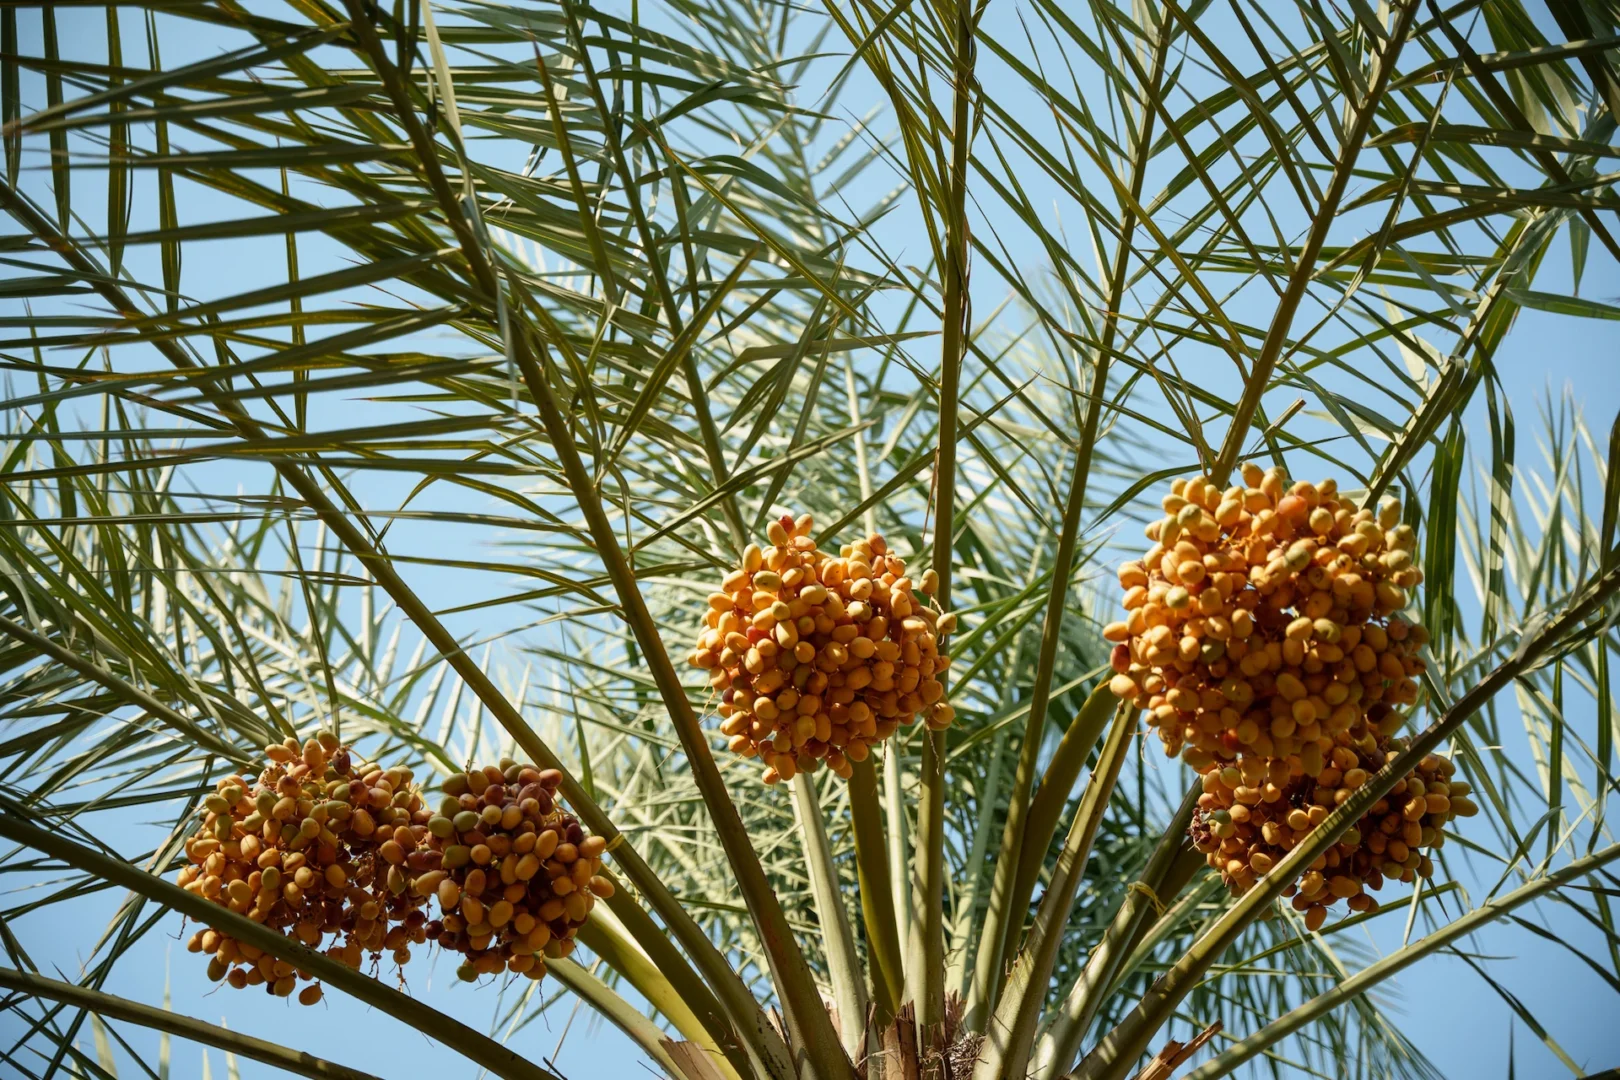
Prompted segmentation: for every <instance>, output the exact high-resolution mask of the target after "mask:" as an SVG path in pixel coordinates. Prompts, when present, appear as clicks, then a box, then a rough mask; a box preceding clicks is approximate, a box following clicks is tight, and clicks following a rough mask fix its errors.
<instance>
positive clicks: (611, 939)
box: [547, 893, 747, 1080]
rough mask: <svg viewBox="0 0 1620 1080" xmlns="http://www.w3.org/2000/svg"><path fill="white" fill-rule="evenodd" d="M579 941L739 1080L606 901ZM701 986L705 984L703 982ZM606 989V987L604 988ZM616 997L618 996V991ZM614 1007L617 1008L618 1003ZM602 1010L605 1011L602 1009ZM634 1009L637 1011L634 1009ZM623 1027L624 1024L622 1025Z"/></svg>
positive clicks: (730, 1079) (725, 1072) (718, 1066)
mask: <svg viewBox="0 0 1620 1080" xmlns="http://www.w3.org/2000/svg"><path fill="white" fill-rule="evenodd" d="M618 895H619V894H617V893H615V894H614V898H617V896H618ZM579 940H580V941H581V942H582V943H583V944H584V945H585V947H586V948H588V949H590V950H591V952H593V953H595V954H596V955H597V956H598V957H600V958H601V959H602V961H603V962H604V963H606V964H607V965H608V967H610V968H612V969H613V970H614V971H617V972H618V973H619V974H620V975H621V976H622V977H623V978H624V980H625V981H626V982H628V983H629V984H630V985H631V986H633V987H635V989H636V993H638V994H640V995H641V996H642V997H644V998H646V999H647V1004H649V1005H651V1006H652V1007H653V1008H654V1009H657V1010H658V1012H660V1013H662V1014H663V1016H664V1018H665V1019H667V1020H668V1021H669V1022H670V1023H671V1024H672V1025H674V1027H675V1030H676V1031H678V1032H680V1033H681V1035H682V1036H683V1037H685V1038H686V1039H687V1040H689V1041H691V1042H693V1043H695V1044H696V1045H697V1046H699V1047H701V1048H702V1049H703V1051H704V1053H706V1054H708V1055H709V1057H710V1058H711V1059H712V1060H713V1064H714V1067H715V1068H716V1069H717V1070H718V1071H720V1072H721V1074H722V1075H723V1076H725V1077H727V1080H737V1078H738V1077H739V1076H740V1074H739V1073H738V1072H737V1070H736V1069H735V1068H734V1066H733V1063H732V1062H731V1061H728V1060H727V1058H726V1056H724V1054H723V1052H722V1050H721V1048H720V1047H719V1046H718V1045H716V1044H715V1041H714V1039H713V1038H712V1037H711V1036H710V1034H709V1032H708V1031H707V1030H706V1028H705V1026H704V1024H703V1022H702V1021H701V1020H699V1019H698V1016H697V1013H696V1012H694V1011H693V1009H692V1007H691V1006H690V1005H688V1004H687V1002H686V1000H685V998H683V997H682V995H681V991H680V990H679V989H677V988H676V986H675V984H674V983H673V982H672V981H671V980H670V979H669V978H667V977H666V976H665V973H664V972H663V971H662V970H660V969H659V967H658V965H656V964H654V963H653V961H652V960H651V959H650V958H649V957H648V956H647V954H646V953H644V952H642V951H641V949H640V948H638V947H637V945H636V943H635V941H634V940H633V939H632V938H631V937H630V933H629V931H628V930H626V929H625V927H624V924H623V923H621V922H619V920H618V919H617V918H616V917H615V916H614V913H613V910H612V909H611V908H608V907H607V905H605V904H598V905H597V910H596V912H594V913H593V914H592V916H591V920H590V921H589V922H588V923H586V924H585V925H584V926H582V927H580V929H579ZM551 963H552V962H551V961H547V964H551ZM693 981H696V980H693ZM568 985H569V987H570V988H572V987H573V984H572V983H568ZM698 985H699V986H701V985H702V984H701V983H699V984H698ZM604 989H606V988H605V987H604ZM608 993H610V994H612V991H611V990H609V991H608ZM581 996H584V995H581ZM613 996H614V997H615V998H617V997H618V995H617V994H614V995H613ZM587 1000H588V1001H589V1002H590V1004H591V1005H592V1006H593V1007H594V1006H596V1005H598V1002H597V1001H596V1000H595V999H590V998H587ZM614 1008H615V1010H616V1009H617V1006H615V1007H614ZM598 1011H601V1010H600V1009H598ZM631 1011H632V1012H634V1010H631ZM603 1015H604V1016H606V1017H607V1018H608V1019H609V1020H611V1021H613V1022H614V1023H615V1024H619V1020H618V1019H617V1018H616V1017H615V1016H614V1015H612V1014H610V1013H608V1012H603ZM636 1015H637V1016H640V1013H636ZM620 1026H621V1027H622V1026H623V1025H622V1024H620ZM628 1034H630V1036H631V1037H632V1038H636V1035H635V1033H634V1032H629V1033H628ZM660 1034H661V1033H660ZM638 1041H639V1040H638ZM660 1049H662V1047H660ZM649 1052H650V1051H649ZM655 1056H656V1055H655ZM743 1060H744V1067H745V1068H746V1067H747V1066H746V1061H747V1059H746V1058H744V1059H743Z"/></svg>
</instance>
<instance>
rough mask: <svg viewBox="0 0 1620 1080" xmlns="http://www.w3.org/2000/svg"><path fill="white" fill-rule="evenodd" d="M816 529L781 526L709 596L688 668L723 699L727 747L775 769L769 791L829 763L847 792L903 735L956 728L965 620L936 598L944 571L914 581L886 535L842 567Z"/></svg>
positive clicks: (849, 552) (787, 522)
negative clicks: (955, 664)
mask: <svg viewBox="0 0 1620 1080" xmlns="http://www.w3.org/2000/svg"><path fill="white" fill-rule="evenodd" d="M814 527H815V522H814V520H813V519H812V518H811V516H810V515H809V514H805V515H803V516H802V517H799V518H797V519H795V518H793V517H791V516H786V515H784V516H783V517H782V518H781V519H780V520H777V521H773V522H771V523H770V525H769V527H768V529H767V535H768V539H769V540H770V546H769V547H767V548H763V549H762V548H760V547H759V546H757V545H754V544H750V545H749V546H748V548H747V549H746V550H745V551H744V552H743V559H742V565H741V566H739V567H738V568H737V569H736V570H734V571H732V572H731V573H730V574H728V575H727V576H726V578H725V580H724V581H722V582H721V586H720V590H719V591H718V592H715V593H713V594H711V595H710V596H709V609H708V611H707V612H706V613H705V614H704V619H703V630H702V632H701V634H700V635H699V637H698V641H697V646H696V648H694V649H693V650H692V652H691V654H690V655H689V657H688V660H689V661H690V662H691V664H692V665H693V666H694V667H698V668H702V669H704V670H705V671H708V672H709V685H710V686H711V687H713V688H714V689H715V690H717V691H719V693H720V706H719V710H718V711H719V713H720V716H721V724H720V732H721V734H723V735H725V736H726V737H727V739H728V740H729V745H730V747H731V749H732V750H733V751H735V752H736V753H738V754H740V755H742V756H743V757H745V758H758V759H759V760H760V761H762V762H764V763H765V770H764V775H763V779H764V781H765V783H767V784H775V783H777V782H779V781H782V780H791V779H793V777H794V776H795V775H796V774H798V773H801V772H814V771H815V770H816V769H817V768H818V767H819V766H820V765H821V763H822V762H826V764H827V766H828V768H830V769H831V770H832V771H833V772H834V773H836V774H837V775H838V776H840V777H842V778H844V779H846V780H847V779H848V778H849V776H850V773H851V771H852V769H853V765H852V764H851V763H852V762H859V761H864V760H865V759H866V757H867V755H868V754H870V753H871V750H872V747H873V746H876V745H877V744H878V743H881V742H883V741H884V740H885V739H887V738H889V736H891V735H893V734H894V733H895V731H897V730H898V729H899V728H901V727H903V726H905V725H907V724H910V723H913V722H914V721H915V720H916V719H917V718H918V717H921V718H922V719H923V720H924V721H925V722H926V723H927V725H928V727H929V728H930V729H931V730H935V731H939V730H943V729H944V728H946V727H949V726H950V723H951V721H952V720H953V719H955V716H956V713H955V711H954V710H953V709H952V708H951V706H950V704H949V703H948V702H947V701H946V700H945V687H944V684H943V683H941V682H940V681H939V678H938V676H939V675H940V673H941V672H943V671H944V670H945V669H946V667H947V666H949V664H950V657H948V656H946V655H945V654H944V653H942V652H941V651H940V640H941V639H942V638H944V637H945V636H947V635H948V634H950V633H951V631H952V630H954V629H955V628H956V617H955V616H954V615H950V614H946V613H941V612H939V611H937V610H935V608H934V607H932V606H931V605H930V603H929V602H928V600H927V599H925V598H927V597H931V596H932V595H933V592H934V588H935V584H936V581H937V578H936V577H935V575H934V572H933V571H932V570H929V571H926V572H925V573H924V574H923V575H922V577H921V579H920V580H918V581H917V582H913V581H912V579H911V578H910V577H909V576H907V573H906V564H905V563H904V562H903V561H902V560H901V559H900V558H899V557H898V556H896V555H895V554H894V552H892V551H890V550H889V547H888V545H887V544H886V543H885V542H884V540H883V537H881V536H878V535H875V534H874V535H872V536H869V537H867V538H866V539H865V540H860V541H857V542H855V543H853V544H848V545H846V546H844V547H843V548H841V549H840V550H839V553H838V555H837V556H836V557H833V556H831V555H829V554H828V553H827V552H824V551H821V550H820V549H819V548H817V546H816V541H815V539H814V538H813V537H812V536H811V535H810V533H811V531H812V529H814ZM919 594H920V595H919Z"/></svg>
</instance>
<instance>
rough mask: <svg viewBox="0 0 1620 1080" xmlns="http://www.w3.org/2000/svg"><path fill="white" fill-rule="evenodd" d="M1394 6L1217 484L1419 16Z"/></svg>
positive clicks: (1232, 430)
mask: <svg viewBox="0 0 1620 1080" xmlns="http://www.w3.org/2000/svg"><path fill="white" fill-rule="evenodd" d="M1169 6H1170V10H1171V11H1173V12H1175V14H1176V17H1177V18H1179V19H1182V20H1183V21H1187V20H1189V16H1188V15H1187V13H1186V12H1184V11H1182V10H1181V9H1180V8H1178V7H1176V6H1175V5H1174V4H1173V3H1172V4H1170V5H1169ZM1394 7H1395V23H1394V25H1393V26H1392V27H1391V28H1390V31H1389V39H1388V40H1387V41H1385V42H1384V48H1383V51H1382V52H1380V53H1379V54H1378V61H1377V63H1376V65H1375V66H1374V68H1373V73H1372V78H1370V79H1369V80H1368V81H1367V95H1366V97H1365V98H1364V99H1363V100H1362V101H1361V102H1360V103H1359V104H1358V105H1356V106H1355V107H1354V108H1353V109H1352V110H1351V116H1350V123H1349V124H1348V125H1347V126H1346V129H1345V134H1344V141H1343V143H1342V144H1340V147H1339V159H1338V161H1337V162H1335V163H1334V166H1333V176H1332V179H1331V180H1330V181H1329V183H1328V188H1327V190H1326V191H1325V192H1323V194H1322V205H1321V206H1320V207H1318V208H1317V211H1316V214H1315V215H1314V216H1313V218H1312V219H1311V231H1310V233H1309V234H1308V235H1307V236H1306V238H1305V245H1304V246H1303V247H1302V248H1300V252H1299V258H1298V260H1296V261H1295V263H1294V268H1293V273H1292V274H1290V275H1289V278H1288V284H1287V286H1286V287H1285V288H1284V289H1283V294H1282V296H1280V297H1278V299H1277V311H1276V314H1275V315H1273V316H1272V319H1271V325H1270V326H1269V327H1268V328H1267V330H1266V337H1265V340H1264V341H1263V342H1262V343H1261V345H1260V355H1259V356H1257V357H1256V358H1255V361H1254V370H1253V371H1251V372H1250V373H1249V377H1248V378H1247V379H1246V380H1245V381H1244V384H1243V396H1242V397H1241V398H1239V399H1238V404H1237V408H1236V409H1235V410H1234V411H1233V413H1232V426H1231V427H1229V428H1227V429H1226V438H1225V440H1224V441H1223V442H1222V443H1221V452H1220V456H1219V457H1218V458H1217V459H1216V461H1215V468H1214V469H1213V470H1212V471H1211V473H1210V479H1211V480H1212V481H1214V483H1215V484H1216V486H1217V487H1219V486H1222V485H1224V484H1225V483H1226V478H1227V477H1228V476H1230V475H1231V474H1232V470H1233V468H1235V467H1236V466H1237V459H1238V455H1240V454H1242V453H1243V440H1244V439H1245V438H1246V437H1247V436H1248V433H1249V425H1250V424H1251V423H1253V421H1254V414H1255V411H1256V410H1257V409H1259V407H1260V399H1261V397H1262V396H1264V394H1265V392H1266V386H1267V384H1269V383H1270V381H1271V373H1272V371H1273V370H1274V369H1275V368H1276V366H1277V361H1278V360H1280V359H1281V358H1282V351H1283V348H1284V346H1286V345H1287V344H1288V331H1289V329H1290V328H1291V327H1292V326H1293V324H1294V314H1295V312H1297V311H1298V310H1299V304H1300V301H1301V300H1302V299H1304V296H1305V290H1306V289H1307V288H1309V287H1310V284H1311V281H1312V272H1313V271H1314V270H1315V269H1316V260H1317V258H1318V257H1319V256H1320V255H1321V254H1322V247H1323V245H1325V244H1326V243H1327V239H1328V233H1329V232H1330V231H1331V230H1332V228H1333V223H1334V221H1335V220H1336V218H1337V216H1338V212H1339V203H1340V202H1341V201H1342V200H1343V198H1344V193H1345V191H1346V190H1347V189H1348V187H1349V185H1350V178H1351V175H1352V174H1353V173H1354V171H1355V167H1356V158H1357V157H1358V156H1359V155H1360V154H1361V147H1362V144H1363V143H1365V142H1366V141H1367V130H1368V128H1370V127H1371V126H1372V121H1373V116H1374V115H1375V114H1376V113H1377V112H1378V105H1379V103H1380V102H1381V101H1382V100H1383V97H1384V91H1385V90H1387V89H1388V88H1389V83H1390V79H1391V78H1392V77H1393V75H1394V73H1395V62H1396V61H1397V60H1399V59H1400V55H1401V46H1403V45H1404V44H1406V36H1407V33H1408V32H1409V31H1410V30H1411V29H1412V20H1413V19H1414V18H1416V16H1417V9H1418V0H1406V2H1404V3H1396V4H1395V5H1394Z"/></svg>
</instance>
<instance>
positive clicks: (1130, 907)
mask: <svg viewBox="0 0 1620 1080" xmlns="http://www.w3.org/2000/svg"><path fill="white" fill-rule="evenodd" d="M1202 792H1203V788H1202V787H1201V786H1200V785H1198V784H1194V785H1192V787H1191V788H1189V789H1188V791H1187V795H1186V797H1185V798H1183V799H1182V800H1181V806H1180V808H1179V809H1178V810H1177V811H1176V815H1175V817H1173V818H1172V819H1171V820H1170V824H1169V825H1167V826H1166V827H1165V830H1164V835H1162V836H1160V837H1159V842H1158V843H1157V844H1155V845H1154V847H1153V854H1152V855H1150V856H1148V862H1147V866H1146V867H1145V868H1143V870H1142V877H1141V884H1142V885H1143V886H1144V887H1145V889H1146V890H1148V891H1151V892H1152V893H1153V895H1154V896H1155V897H1157V898H1158V901H1159V903H1160V904H1168V903H1171V902H1172V901H1173V900H1174V899H1175V897H1176V894H1178V893H1179V892H1180V891H1181V886H1182V885H1184V884H1185V880H1182V881H1181V882H1179V883H1176V884H1175V887H1174V888H1173V889H1172V888H1170V885H1171V884H1172V882H1173V878H1174V876H1175V875H1174V873H1173V871H1174V868H1175V867H1176V865H1177V864H1178V863H1179V861H1180V856H1181V855H1182V853H1183V852H1184V851H1186V850H1188V848H1187V847H1186V846H1185V845H1186V836H1187V826H1188V825H1189V824H1191V823H1192V816H1193V814H1194V813H1195V812H1196V811H1197V809H1198V796H1199V795H1200V794H1202ZM1193 853H1194V854H1195V855H1197V854H1198V853H1197V852H1196V850H1195V851H1194V852H1193ZM1198 858H1199V859H1200V860H1202V859H1203V856H1202V855H1198ZM1154 909H1155V905H1154V903H1153V901H1152V900H1151V899H1149V898H1148V896H1147V895H1146V892H1144V890H1143V889H1138V888H1134V887H1133V888H1130V889H1127V890H1126V891H1125V897H1124V899H1123V900H1122V901H1121V902H1120V905H1119V910H1118V911H1116V912H1115V913H1114V918H1113V920H1112V921H1111V922H1109V924H1108V929H1107V930H1105V931H1104V932H1103V936H1102V940H1101V941H1099V942H1098V943H1097V946H1096V948H1094V949H1092V950H1091V953H1090V955H1089V956H1087V957H1086V966H1085V968H1084V970H1082V971H1081V972H1080V977H1079V978H1078V979H1076V980H1075V983H1074V986H1073V987H1072V988H1071V989H1070V990H1069V992H1068V994H1067V995H1065V996H1064V999H1063V1005H1062V1006H1061V1008H1060V1009H1059V1011H1058V1013H1057V1015H1056V1017H1055V1018H1054V1019H1053V1020H1052V1022H1051V1025H1050V1026H1049V1027H1048V1028H1047V1030H1046V1034H1045V1035H1043V1036H1042V1037H1041V1040H1040V1044H1039V1045H1038V1046H1037V1047H1036V1051H1035V1067H1034V1069H1033V1073H1034V1075H1035V1076H1037V1077H1040V1078H1042V1080H1045V1078H1047V1077H1051V1076H1053V1075H1054V1074H1055V1073H1056V1072H1057V1071H1058V1070H1059V1069H1062V1068H1064V1067H1066V1066H1067V1065H1068V1063H1070V1062H1072V1061H1073V1060H1074V1059H1075V1058H1076V1057H1078V1056H1079V1054H1080V1040H1082V1039H1084V1038H1085V1037H1086V1032H1087V1031H1088V1030H1090V1028H1091V1022H1092V1021H1093V1020H1094V1019H1096V1016H1097V1010H1098V1009H1099V1008H1101V1007H1102V1003H1103V1002H1104V1001H1106V1000H1107V999H1108V995H1109V993H1110V992H1111V989H1112V987H1113V985H1114V984H1115V982H1116V981H1117V979H1116V973H1117V971H1118V970H1119V966H1120V961H1121V959H1122V958H1123V957H1125V956H1126V955H1128V954H1129V953H1130V952H1131V950H1132V949H1133V948H1134V945H1135V939H1136V937H1137V936H1138V931H1139V930H1140V929H1142V928H1144V927H1145V926H1146V920H1147V915H1148V912H1149V911H1152V910H1154ZM1060 1063H1061V1064H1060Z"/></svg>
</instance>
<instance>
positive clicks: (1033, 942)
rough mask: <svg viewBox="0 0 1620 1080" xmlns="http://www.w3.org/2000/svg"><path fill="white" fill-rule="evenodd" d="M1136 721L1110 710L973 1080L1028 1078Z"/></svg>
mask: <svg viewBox="0 0 1620 1080" xmlns="http://www.w3.org/2000/svg"><path fill="white" fill-rule="evenodd" d="M1137 715H1138V713H1137V710H1136V709H1135V708H1133V707H1131V706H1130V705H1128V704H1126V703H1125V702H1120V703H1119V704H1118V705H1117V706H1116V708H1115V710H1114V726H1113V728H1112V729H1111V730H1110V731H1109V733H1108V741H1107V742H1106V743H1105V744H1103V749H1102V753H1101V754H1100V755H1099V756H1098V758H1097V767H1096V769H1094V770H1093V771H1092V774H1091V779H1090V781H1089V782H1088V783H1087V784H1086V793H1085V795H1083V796H1081V799H1080V805H1079V807H1077V808H1076V810H1075V813H1074V821H1073V823H1072V824H1071V825H1070V826H1069V835H1068V838H1067V839H1066V840H1065V841H1064V844H1063V851H1062V853H1061V854H1060V855H1059V856H1058V861H1057V866H1056V867H1055V868H1054V869H1053V872H1052V882H1051V885H1050V886H1049V887H1048V888H1047V890H1046V895H1045V896H1044V897H1043V898H1042V900H1041V906H1040V909H1039V910H1037V911H1036V913H1035V922H1034V924H1033V925H1032V926H1031V927H1030V930H1029V941H1028V942H1027V943H1026V945H1025V946H1024V949H1023V951H1022V952H1020V953H1019V954H1018V959H1017V961H1016V962H1015V963H1014V964H1013V969H1012V973H1011V974H1010V975H1009V976H1008V977H1007V986H1006V989H1005V990H1004V991H1003V993H1002V996H1001V1003H1000V1004H999V1005H998V1006H997V1007H996V1012H995V1016H994V1017H993V1018H992V1019H991V1021H990V1024H989V1027H988V1029H987V1030H986V1031H985V1038H984V1043H983V1045H982V1046H981V1048H980V1050H979V1060H978V1062H977V1063H976V1064H975V1066H974V1068H973V1080H1024V1078H1025V1077H1027V1076H1028V1075H1029V1064H1030V1055H1031V1053H1032V1052H1033V1051H1034V1048H1035V1036H1036V1034H1037V1032H1038V1029H1039V1024H1040V1019H1041V1008H1042V1006H1043V1005H1044V1004H1045V1003H1046V991H1047V987H1048V985H1049V984H1050V983H1051V981H1052V968H1053V966H1054V965H1055V964H1056V963H1057V954H1058V947H1059V946H1060V945H1061V944H1062V942H1063V930H1064V926H1065V925H1066V924H1067V923H1068V921H1069V913H1070V911H1072V910H1073V908H1074V898H1075V896H1076V894H1077V893H1078V892H1079V889H1080V882H1081V881H1083V880H1084V879H1085V876H1086V862H1087V860H1088V859H1090V857H1091V844H1092V841H1093V840H1094V839H1096V836H1097V829H1098V827H1099V826H1100V825H1101V824H1102V819H1103V816H1104V815H1105V814H1107V813H1108V800H1109V798H1110V797H1111V796H1112V795H1113V793H1114V784H1115V782H1116V781H1118V779H1119V771H1120V769H1121V768H1122V767H1123V766H1124V764H1125V759H1126V757H1128V756H1129V755H1130V751H1131V745H1132V742H1131V735H1132V734H1134V733H1135V731H1136V718H1137Z"/></svg>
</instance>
